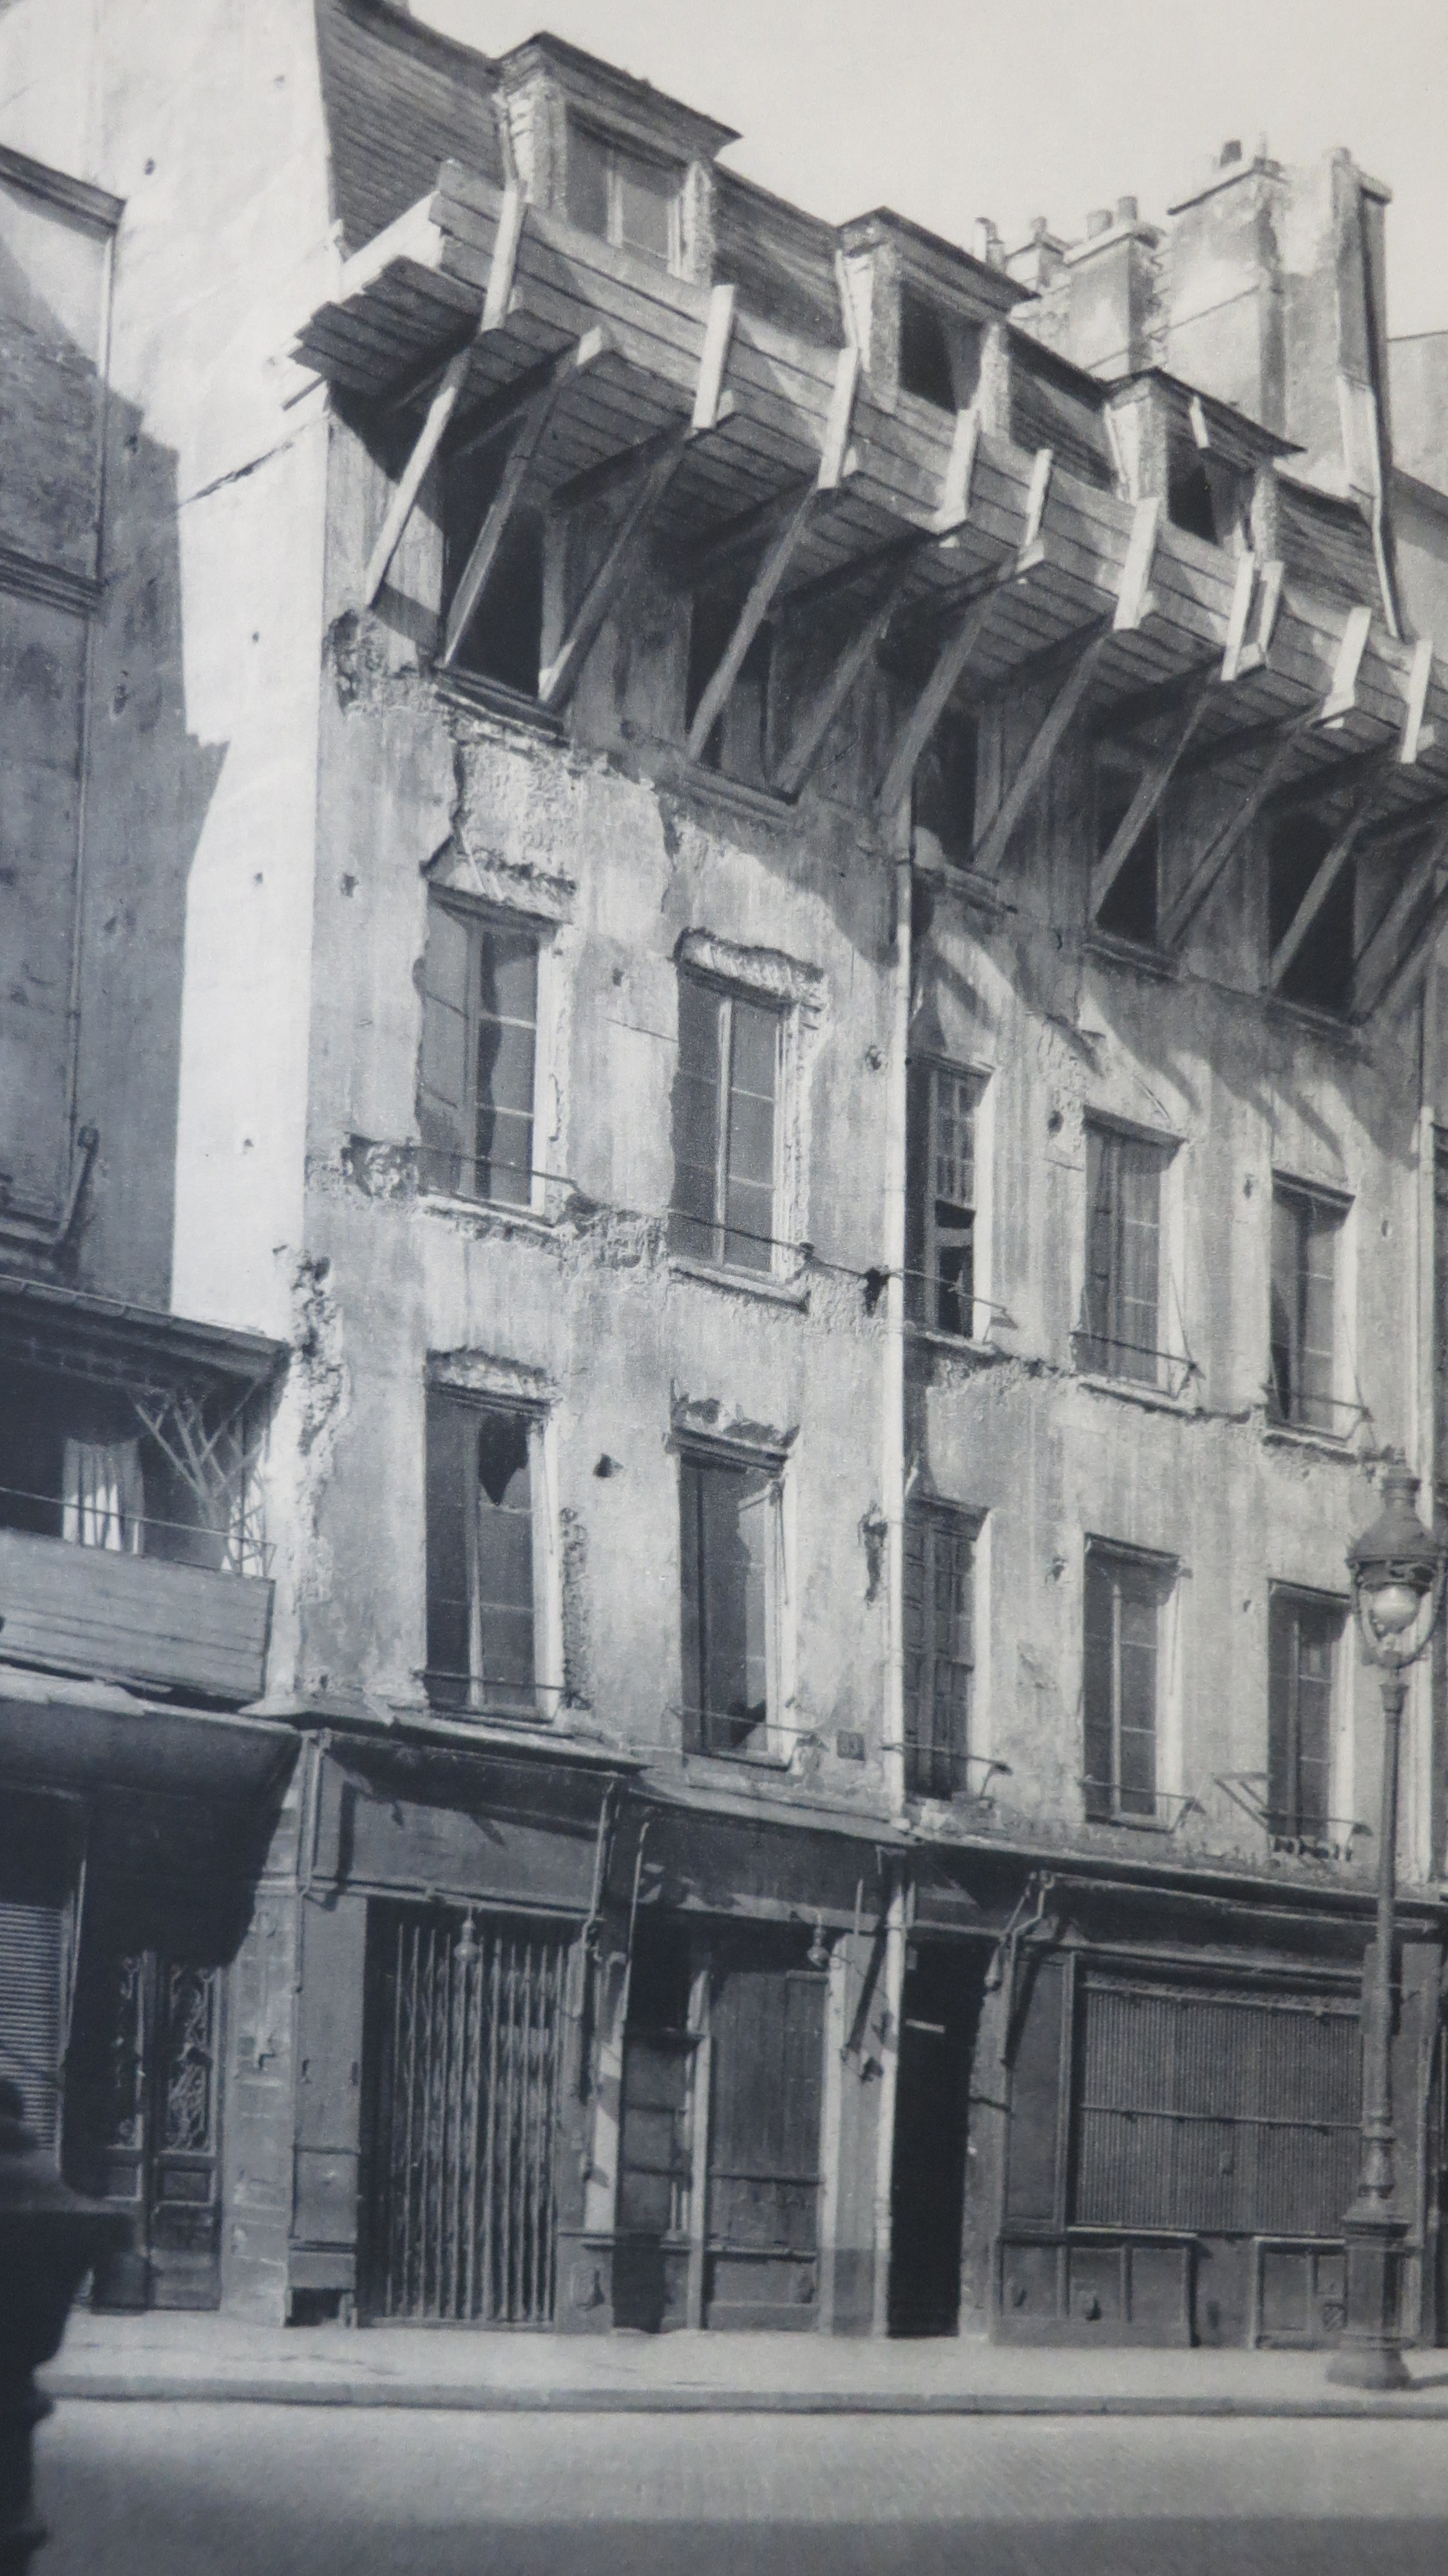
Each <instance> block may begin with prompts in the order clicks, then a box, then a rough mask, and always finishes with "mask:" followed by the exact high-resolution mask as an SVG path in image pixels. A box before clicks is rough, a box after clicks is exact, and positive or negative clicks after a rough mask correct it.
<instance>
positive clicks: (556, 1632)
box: [421, 1379, 562, 1725]
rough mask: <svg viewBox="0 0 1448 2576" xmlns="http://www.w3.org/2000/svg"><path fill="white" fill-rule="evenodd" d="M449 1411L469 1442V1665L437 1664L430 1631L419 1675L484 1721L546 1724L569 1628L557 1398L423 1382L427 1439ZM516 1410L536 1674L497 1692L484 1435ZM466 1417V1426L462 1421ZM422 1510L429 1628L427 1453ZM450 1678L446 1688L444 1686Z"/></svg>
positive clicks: (465, 1471)
mask: <svg viewBox="0 0 1448 2576" xmlns="http://www.w3.org/2000/svg"><path fill="white" fill-rule="evenodd" d="M435 1406H437V1407H446V1408H447V1409H448V1410H449V1411H451V1412H452V1414H453V1416H454V1420H455V1425H456V1436H459V1437H460V1438H461V1441H462V1444H463V1451H462V1457H461V1458H460V1460H459V1461H458V1464H459V1466H460V1469H461V1472H462V1477H463V1488H462V1493H461V1496H460V1497H459V1498H458V1500H457V1502H456V1504H455V1508H456V1509H457V1510H458V1511H459V1512H460V1514H461V1517H462V1522H463V1555H464V1565H465V1580H466V1584H467V1631H468V1668H467V1671H466V1673H462V1672H455V1671H453V1670H452V1668H451V1667H447V1666H440V1665H434V1664H433V1661H432V1653H431V1646H432V1640H431V1635H429V1638H428V1647H427V1656H426V1661H425V1663H424V1666H423V1672H422V1676H421V1678H422V1680H423V1684H424V1688H425V1690H426V1693H427V1697H428V1699H429V1701H430V1702H431V1703H432V1705H433V1706H434V1707H437V1708H440V1709H443V1710H446V1711H450V1712H451V1713H452V1714H454V1715H458V1716H463V1717H468V1718H475V1719H478V1720H481V1721H484V1722H486V1721H497V1722H502V1723H513V1724H519V1723H522V1724H530V1723H531V1724H534V1725H538V1724H547V1723H549V1722H550V1720H551V1718H552V1717H553V1715H554V1714H555V1713H556V1708H557V1704H558V1701H559V1698H560V1694H561V1675H562V1636H561V1618H560V1606H561V1605H560V1600H559V1590H558V1580H557V1567H558V1538H557V1531H556V1528H555V1523H554V1507H553V1497H554V1494H555V1493H556V1491H557V1474H556V1457H555V1450H556V1433H555V1426H554V1420H553V1415H552V1411H551V1409H550V1407H549V1406H548V1405H547V1404H546V1403H545V1402H542V1401H540V1400H539V1399H537V1398H536V1397H529V1396H525V1395H520V1394H518V1393H516V1392H514V1391H512V1390H508V1389H504V1388H501V1387H500V1388H498V1389H497V1390H496V1391H493V1390H488V1389H485V1390H479V1389H475V1388H473V1387H464V1386H459V1385H456V1384H453V1383H451V1382H449V1381H446V1380H443V1379H435V1380H434V1379H430V1380H429V1381H428V1385H427V1390H426V1415H425V1429H424V1440H425V1442H426V1443H427V1444H429V1447H430V1444H431V1441H432V1437H433V1433H432V1415H433V1409H434V1407H435ZM490 1416H491V1417H493V1418H496V1419H510V1420H512V1421H514V1422H516V1423H519V1424H521V1425H522V1426H523V1429H524V1435H525V1438H526V1441H527V1456H528V1519H529V1530H528V1537H529V1568H528V1573H529V1592H530V1602H531V1611H532V1649H531V1660H532V1673H531V1678H530V1680H529V1681H528V1682H527V1683H526V1684H525V1685H523V1686H521V1687H519V1688H517V1689H514V1688H513V1687H512V1686H511V1685H509V1684H507V1683H500V1684H499V1685H498V1686H497V1687H498V1689H499V1691H500V1693H501V1694H503V1695H502V1696H500V1697H499V1698H497V1699H494V1700H492V1701H489V1700H488V1698H487V1697H486V1692H487V1690H488V1687H489V1684H488V1680H487V1675H486V1671H485V1669H484V1667H485V1662H486V1649H485V1642H484V1623H483V1615H482V1614H483V1607H484V1605H483V1599H482V1592H481V1583H482V1575H483V1566H482V1553H481V1544H480V1543H481V1538H482V1524H481V1515H480V1510H479V1501H478V1495H479V1487H480V1482H481V1478H480V1475H479V1462H478V1444H479V1441H480V1439H481V1436H482V1429H483V1425H484V1423H485V1421H486V1420H487V1419H488V1418H489V1417H490ZM464 1425H466V1428H464ZM425 1503H426V1509H425V1513H424V1533H423V1537H424V1586H423V1590H424V1605H425V1614H426V1618H427V1623H428V1628H429V1630H431V1627H432V1616H433V1602H434V1593H433V1570H434V1564H435V1549H436V1539H435V1535H434V1531H435V1524H434V1520H433V1508H434V1466H433V1460H432V1458H431V1456H429V1457H428V1459H427V1462H426V1469H425ZM442 1686H447V1687H442Z"/></svg>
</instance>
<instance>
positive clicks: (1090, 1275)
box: [1078, 1125, 1167, 1386]
mask: <svg viewBox="0 0 1448 2576" xmlns="http://www.w3.org/2000/svg"><path fill="white" fill-rule="evenodd" d="M1166 1161H1167V1153H1166V1151H1165V1150H1164V1149H1163V1148H1162V1147H1161V1146H1160V1145H1153V1144H1149V1143H1147V1142H1146V1141H1145V1139H1143V1138H1141V1137H1138V1136H1128V1135H1125V1134H1123V1133H1122V1132H1121V1131H1120V1130H1119V1129H1117V1128H1114V1127H1093V1126H1089V1125H1088V1127H1087V1130H1086V1294H1085V1300H1084V1322H1083V1327H1082V1330H1081V1332H1080V1334H1079V1335H1078V1351H1079V1357H1080V1364H1081V1366H1082V1367H1083V1368H1085V1369H1090V1370H1092V1371H1093V1372H1094V1373H1095V1374H1096V1375H1098V1376H1100V1377H1119V1378H1130V1379H1133V1380H1135V1381H1136V1382H1137V1383H1139V1384H1142V1385H1146V1386H1155V1385H1156V1383H1157V1378H1158V1372H1159V1364H1160V1360H1161V1358H1162V1353H1161V1352H1160V1350H1159V1348H1158V1345H1159V1342H1160V1338H1161V1335H1160V1326H1159V1322H1158V1304H1159V1277H1160V1265H1161V1176H1162V1172H1163V1170H1164V1168H1165V1165H1166Z"/></svg>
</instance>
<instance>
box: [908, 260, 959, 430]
mask: <svg viewBox="0 0 1448 2576" xmlns="http://www.w3.org/2000/svg"><path fill="white" fill-rule="evenodd" d="M900 390H901V392H902V393H905V394H918V395H919V397H920V400H921V401H922V402H928V403H934V405H935V407H936V409H937V411H954V409H955V382H954V377H953V375H952V373H951V366H950V343H949V341H948V340H947V339H946V336H945V324H944V323H943V322H942V320H941V318H940V315H939V313H938V312H937V311H936V309H935V306H934V305H933V304H930V303H927V301H926V299H925V297H924V296H923V295H920V294H917V292H916V290H915V288H914V287H913V286H902V287H901V289H900Z"/></svg>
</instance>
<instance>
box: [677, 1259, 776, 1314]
mask: <svg viewBox="0 0 1448 2576" xmlns="http://www.w3.org/2000/svg"><path fill="white" fill-rule="evenodd" d="M669 1277H670V1278H671V1279H697V1280H698V1281H699V1283H700V1284H701V1286H703V1287H706V1288H730V1289H733V1290H734V1291H735V1292H736V1294H737V1295H739V1296H743V1297H763V1298H764V1299H765V1300H766V1302H767V1303H769V1304H770V1305H774V1306H794V1307H797V1308H798V1309H799V1311H800V1312H801V1313H806V1312H807V1311H808V1308H809V1290H808V1288H807V1287H805V1286H803V1285H802V1284H801V1285H796V1284H795V1282H794V1281H792V1280H789V1279H772V1278H771V1277H770V1276H769V1273H768V1271H765V1270H726V1269H725V1268H724V1267H723V1266H722V1265H721V1264H719V1263H717V1262H713V1261H693V1260H691V1259H690V1258H689V1255H688V1254H687V1253H684V1252H671V1253H670V1255H669Z"/></svg>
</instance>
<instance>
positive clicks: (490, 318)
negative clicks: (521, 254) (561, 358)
mask: <svg viewBox="0 0 1448 2576" xmlns="http://www.w3.org/2000/svg"><path fill="white" fill-rule="evenodd" d="M526 213H527V201H526V199H525V197H524V195H523V191H522V189H521V188H520V187H519V186H518V184H517V182H516V181H514V183H513V184H512V186H511V187H507V188H505V189H504V190H503V202H502V205H501V207H500V208H499V211H498V229H497V234H496V237H495V239H494V242H493V252H492V260H491V263H490V265H489V269H488V291H487V294H486V295H485V296H484V298H483V318H482V322H481V324H480V325H479V328H480V329H481V330H484V331H496V329H497V328H498V325H499V323H500V322H503V321H505V320H506V319H507V313H508V306H509V303H510V301H511V299H512V294H513V281H514V279H515V278H516V276H517V274H518V246H519V244H520V242H521V241H522V238H523V222H524V217H525V215H526Z"/></svg>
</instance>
